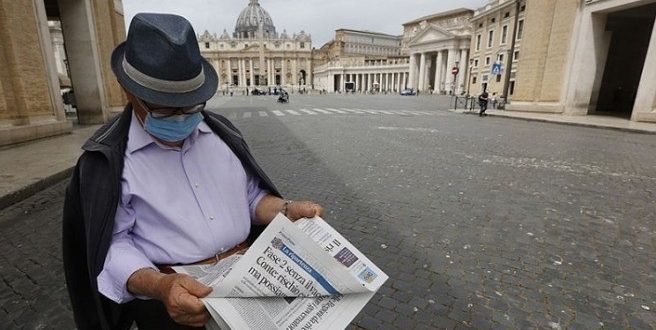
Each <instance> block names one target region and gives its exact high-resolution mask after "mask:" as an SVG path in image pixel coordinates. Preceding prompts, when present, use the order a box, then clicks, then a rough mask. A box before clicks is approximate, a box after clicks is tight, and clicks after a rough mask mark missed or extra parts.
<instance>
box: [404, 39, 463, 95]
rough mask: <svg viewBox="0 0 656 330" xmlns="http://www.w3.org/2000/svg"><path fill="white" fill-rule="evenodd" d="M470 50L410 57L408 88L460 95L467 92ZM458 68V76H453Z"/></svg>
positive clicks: (448, 50)
mask: <svg viewBox="0 0 656 330" xmlns="http://www.w3.org/2000/svg"><path fill="white" fill-rule="evenodd" d="M468 51H469V50H468V49H443V50H439V51H432V52H431V51H426V52H419V53H413V54H411V55H410V72H409V74H410V80H409V82H408V88H412V89H415V90H419V91H428V90H434V91H436V92H444V93H447V94H452V93H456V94H460V93H462V91H464V90H465V82H466V75H467V69H468V65H469V63H468V59H469V57H468ZM456 67H457V68H458V70H459V72H458V74H457V75H453V74H452V70H453V68H456Z"/></svg>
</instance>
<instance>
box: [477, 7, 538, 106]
mask: <svg viewBox="0 0 656 330" xmlns="http://www.w3.org/2000/svg"><path fill="white" fill-rule="evenodd" d="M525 12H526V1H525V0H522V1H514V0H489V2H488V3H487V4H486V6H485V7H482V8H479V9H477V10H476V11H475V12H474V17H472V19H471V25H472V28H473V33H472V38H471V45H470V49H471V54H470V59H469V65H470V69H469V70H470V71H469V72H468V73H467V74H468V88H467V92H468V93H469V94H473V95H477V94H479V93H481V92H482V91H483V90H487V91H488V92H489V94H490V95H492V94H494V93H496V94H497V95H498V96H501V95H504V91H507V93H508V95H507V96H508V98H509V99H511V98H512V95H513V93H514V90H515V79H516V75H517V63H518V60H519V56H520V54H521V45H522V39H523V36H524V26H525V24H526V22H525V18H524V16H525V15H524V13H525ZM515 30H517V31H516V32H515ZM513 38H514V42H513ZM509 68H510V70H508V69H509ZM508 75H510V76H508Z"/></svg>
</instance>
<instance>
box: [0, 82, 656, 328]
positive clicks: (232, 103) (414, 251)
mask: <svg viewBox="0 0 656 330" xmlns="http://www.w3.org/2000/svg"><path fill="white" fill-rule="evenodd" d="M449 102H450V99H449V98H448V97H439V96H420V97H416V96H414V97H413V96H408V97H401V96H392V95H378V96H370V95H367V96H364V95H362V96H361V95H336V96H321V97H320V96H299V95H292V96H291V103H289V104H282V105H281V104H278V103H276V102H275V98H272V97H266V96H261V97H250V98H248V97H235V98H228V97H217V98H215V99H213V100H212V102H210V104H209V107H210V108H211V109H212V111H216V112H218V113H220V114H223V115H225V116H226V117H228V118H231V120H232V121H233V122H234V123H235V124H236V126H237V127H238V128H239V129H240V130H241V131H242V133H244V135H245V136H246V139H247V141H248V142H249V144H250V146H251V148H252V149H253V153H254V155H255V157H256V158H257V159H258V161H259V162H260V164H261V165H262V166H263V167H264V169H265V170H266V171H267V172H268V173H269V175H270V176H271V177H272V178H273V181H274V182H275V183H276V184H277V185H278V186H279V188H280V189H281V191H282V192H283V194H285V195H286V197H287V198H290V199H312V200H315V201H317V202H319V203H321V204H322V205H323V206H324V207H325V208H326V209H327V214H326V217H325V218H326V220H327V221H329V222H330V223H331V224H332V225H333V226H334V227H335V228H336V229H338V230H339V231H340V232H341V233H342V234H343V235H344V236H345V237H347V238H348V239H350V240H351V241H352V242H353V244H355V245H356V246H357V247H358V248H359V249H360V250H361V251H362V252H363V253H365V254H366V255H368V256H369V257H370V258H371V259H372V260H373V261H374V262H375V263H376V264H377V265H378V266H379V267H381V268H382V269H383V270H384V271H386V272H387V274H388V275H389V276H390V279H389V281H388V282H387V283H386V285H385V286H384V287H383V288H382V289H381V290H380V291H379V293H378V294H377V295H376V296H375V297H374V298H373V299H372V301H371V302H370V303H369V304H368V305H367V306H366V308H365V309H364V310H363V311H362V312H361V313H360V315H359V316H358V317H357V318H356V319H355V320H354V322H353V323H352V328H364V329H397V328H401V329H436V328H482V329H487V328H495V329H497V328H511V329H512V328H514V329H527V328H552V329H566V328H570V329H590V328H592V329H594V328H604V329H620V328H633V329H649V328H656V262H655V261H654V260H655V257H656V224H655V223H654V219H655V214H656V205H655V204H654V202H653V201H654V198H655V197H656V188H655V187H656V185H655V183H656V175H655V174H654V173H656V152H654V150H656V140H655V139H654V136H653V135H646V134H635V133H626V132H619V131H613V130H603V129H596V128H584V127H577V126H567V125H556V124H548V123H538V122H528V121H522V120H510V119H504V118H492V117H484V118H479V117H478V116H468V115H462V114H455V113H452V112H449V111H447V109H448V106H449ZM65 185H66V182H62V183H59V184H57V185H55V186H53V187H51V188H49V189H47V190H45V191H42V192H40V193H39V194H37V195H35V196H33V197H31V198H29V199H27V200H25V201H23V202H21V203H19V204H16V205H13V206H11V207H9V208H6V209H4V210H1V211H0V231H1V232H2V235H3V239H2V241H0V276H1V278H2V282H0V329H14V328H16V329H19V328H24V329H49V328H52V329H72V328H74V324H73V321H72V315H71V314H70V306H69V304H68V297H67V295H66V289H65V286H64V280H63V270H62V262H61V242H60V241H61V230H60V227H61V211H62V210H61V208H62V202H63V194H64V189H65Z"/></svg>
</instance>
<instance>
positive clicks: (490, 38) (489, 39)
mask: <svg viewBox="0 0 656 330" xmlns="http://www.w3.org/2000/svg"><path fill="white" fill-rule="evenodd" d="M493 42H494V30H490V32H488V33H487V48H492V43H493Z"/></svg>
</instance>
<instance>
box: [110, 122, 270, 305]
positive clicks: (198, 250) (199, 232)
mask: <svg viewBox="0 0 656 330" xmlns="http://www.w3.org/2000/svg"><path fill="white" fill-rule="evenodd" d="M121 190H122V191H121V200H120V202H119V205H118V207H117V211H116V218H115V224H114V230H113V236H112V243H111V245H110V247H109V251H108V253H107V257H106V259H105V265H104V269H103V271H102V272H101V273H100V275H98V290H99V291H100V293H102V294H103V295H105V296H106V297H107V298H109V299H111V300H113V301H115V302H117V303H125V302H128V301H130V300H132V299H134V298H135V297H134V296H133V295H132V294H130V293H129V292H128V290H127V280H128V278H129V277H130V276H131V275H132V274H133V273H134V272H135V271H137V270H139V269H143V268H155V266H154V265H155V264H178V263H182V264H185V263H193V262H196V261H199V260H203V259H207V258H209V257H211V256H213V255H215V254H216V253H221V252H223V251H227V250H229V249H231V248H232V247H233V246H235V245H237V244H239V243H241V242H242V241H244V240H245V239H246V238H247V237H248V234H249V232H250V226H251V223H252V222H254V221H255V220H254V219H255V207H256V206H257V204H258V203H259V201H260V200H261V199H262V197H264V196H265V195H266V194H267V192H266V191H263V190H262V189H260V187H259V179H258V178H257V177H256V176H253V175H251V174H249V173H247V172H246V170H245V169H244V168H243V166H242V164H241V162H240V161H239V159H238V158H237V156H236V155H235V154H234V153H233V152H232V150H230V148H229V147H228V146H227V145H226V144H225V143H224V142H223V141H222V140H221V139H220V138H219V137H218V136H217V135H216V134H214V133H213V132H212V130H211V129H210V128H209V127H208V126H207V124H205V123H204V122H202V123H201V124H200V125H199V126H198V129H197V130H195V131H194V132H193V134H192V135H191V136H189V137H188V138H187V139H186V140H185V141H184V144H183V146H182V148H179V149H178V148H171V147H166V146H164V145H161V144H159V143H157V142H156V141H155V139H154V138H153V137H152V136H150V134H148V133H146V132H145V131H144V129H143V128H142V127H141V125H140V124H139V122H138V120H137V118H136V117H135V115H133V116H132V123H131V124H130V131H129V136H128V144H127V148H126V152H125V163H124V170H123V176H122V180H121Z"/></svg>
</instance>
